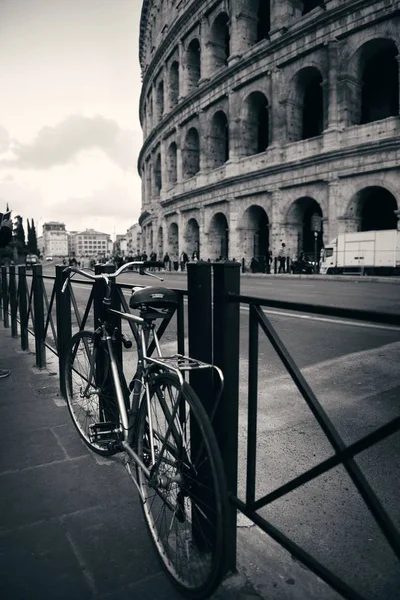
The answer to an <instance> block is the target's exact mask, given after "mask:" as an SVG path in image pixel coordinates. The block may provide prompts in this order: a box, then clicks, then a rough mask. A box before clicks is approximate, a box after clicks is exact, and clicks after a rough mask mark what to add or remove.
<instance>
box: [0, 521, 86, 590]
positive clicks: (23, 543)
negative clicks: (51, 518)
mask: <svg viewBox="0 0 400 600" xmlns="http://www.w3.org/2000/svg"><path fill="white" fill-rule="evenodd" d="M0 596H1V598H2V600H47V599H49V600H50V599H51V600H72V599H73V600H88V598H90V597H91V593H90V588H89V586H88V582H87V579H86V578H85V575H84V573H83V572H82V568H81V565H80V564H79V562H78V560H77V558H76V556H75V554H74V552H73V550H72V548H71V545H70V543H69V541H68V540H67V538H66V536H65V533H64V530H63V528H62V526H61V524H60V523H55V522H52V523H40V524H36V525H33V526H30V527H25V528H22V529H20V530H17V531H9V532H7V533H6V534H0Z"/></svg>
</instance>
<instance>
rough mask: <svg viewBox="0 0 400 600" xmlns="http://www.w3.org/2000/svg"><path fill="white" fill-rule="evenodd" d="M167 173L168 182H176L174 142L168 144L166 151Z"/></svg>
mask: <svg viewBox="0 0 400 600" xmlns="http://www.w3.org/2000/svg"><path fill="white" fill-rule="evenodd" d="M167 174H168V183H171V184H173V183H176V181H177V179H178V175H177V146H176V143H175V142H172V144H170V145H169V148H168V152H167Z"/></svg>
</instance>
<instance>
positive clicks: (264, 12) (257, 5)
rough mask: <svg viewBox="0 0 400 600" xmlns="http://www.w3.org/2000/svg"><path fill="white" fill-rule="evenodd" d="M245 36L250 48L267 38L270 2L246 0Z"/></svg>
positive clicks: (268, 0) (269, 21)
mask: <svg viewBox="0 0 400 600" xmlns="http://www.w3.org/2000/svg"><path fill="white" fill-rule="evenodd" d="M245 6H246V16H247V19H246V21H247V23H246V24H247V28H246V31H247V36H248V41H249V44H250V45H251V46H253V45H254V44H258V42H261V41H262V40H265V39H267V38H268V36H269V32H270V29H271V2H270V0H246V3H245Z"/></svg>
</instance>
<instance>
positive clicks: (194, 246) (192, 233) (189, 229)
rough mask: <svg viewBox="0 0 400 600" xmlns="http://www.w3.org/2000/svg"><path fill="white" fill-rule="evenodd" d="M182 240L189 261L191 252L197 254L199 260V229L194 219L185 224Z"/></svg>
mask: <svg viewBox="0 0 400 600" xmlns="http://www.w3.org/2000/svg"><path fill="white" fill-rule="evenodd" d="M184 240H185V248H186V253H187V255H188V256H189V259H191V258H192V256H193V252H196V253H197V258H200V227H199V224H198V222H197V220H196V219H195V218H194V217H192V218H190V219H189V221H188V222H187V225H186V230H185V235H184Z"/></svg>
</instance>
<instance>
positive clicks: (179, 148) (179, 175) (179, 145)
mask: <svg viewBox="0 0 400 600" xmlns="http://www.w3.org/2000/svg"><path fill="white" fill-rule="evenodd" d="M175 141H176V183H181V181H182V179H183V168H182V167H183V165H182V153H183V144H184V143H185V140H184V136H183V132H182V130H181V129H177V131H176V138H175Z"/></svg>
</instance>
